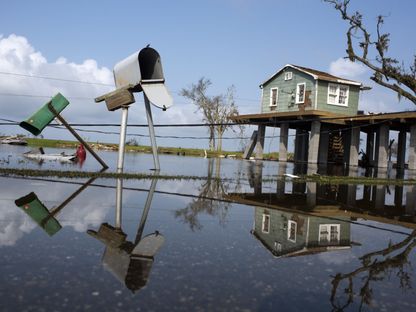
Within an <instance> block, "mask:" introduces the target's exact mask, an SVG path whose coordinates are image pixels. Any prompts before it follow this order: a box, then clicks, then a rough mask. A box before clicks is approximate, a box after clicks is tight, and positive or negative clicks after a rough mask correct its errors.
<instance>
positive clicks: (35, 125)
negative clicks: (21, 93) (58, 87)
mask: <svg viewBox="0 0 416 312" xmlns="http://www.w3.org/2000/svg"><path fill="white" fill-rule="evenodd" d="M49 104H51V105H52V107H53V108H54V109H55V111H57V112H58V113H60V112H61V111H62V110H63V109H64V108H65V107H67V106H68V104H69V101H68V100H67V99H66V98H65V97H64V96H63V95H62V94H60V93H58V94H56V95H55V96H54V97H53V98H52V99H51V100H50V101H49V102H47V103H46V104H45V105H43V106H42V107H41V108H40V109H39V110H38V111H37V112H36V113H34V114H33V115H32V116H30V117H29V118H28V119H27V120H25V121H22V122H21V123H20V126H21V127H22V128H24V129H26V130H27V131H29V132H30V133H32V134H33V135H39V134H40V133H41V132H42V130H43V129H44V128H45V127H46V126H47V125H49V123H50V122H51V121H52V120H53V119H54V118H55V117H56V116H55V114H54V113H53V112H52V111H51V110H50V109H49V107H48V106H49Z"/></svg>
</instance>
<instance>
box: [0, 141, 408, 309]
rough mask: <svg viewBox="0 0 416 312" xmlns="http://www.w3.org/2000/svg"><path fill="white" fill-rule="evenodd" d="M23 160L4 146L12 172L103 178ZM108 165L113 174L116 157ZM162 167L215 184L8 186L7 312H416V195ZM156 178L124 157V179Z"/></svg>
mask: <svg viewBox="0 0 416 312" xmlns="http://www.w3.org/2000/svg"><path fill="white" fill-rule="evenodd" d="M25 150H27V148H26V147H13V146H4V145H3V146H1V149H0V166H1V167H2V168H9V167H11V168H41V169H51V168H52V169H56V170H87V171H99V170H100V165H99V164H98V163H97V162H95V160H94V159H93V158H92V157H91V156H90V155H88V157H87V160H86V162H85V163H84V164H83V165H82V166H81V165H80V164H60V163H57V162H45V163H43V164H39V163H36V162H32V161H28V160H25V159H24V158H23V157H21V153H22V152H23V151H25ZM46 151H47V152H51V151H52V149H49V150H48V149H46ZM100 156H101V157H103V159H104V160H105V161H106V162H107V163H108V164H109V165H110V169H109V170H110V171H111V170H113V171H114V166H115V164H116V159H117V154H116V153H115V152H100ZM160 163H161V167H162V171H161V174H169V175H170V174H178V175H194V176H201V177H205V179H201V180H174V181H173V180H172V181H170V180H159V181H158V180H156V179H147V180H124V181H118V182H119V183H117V180H113V179H96V180H91V179H90V180H88V179H57V178H53V177H51V178H31V177H24V178H22V177H17V176H16V177H13V176H4V175H3V176H0V185H1V188H0V203H1V204H0V211H1V214H0V263H1V266H0V303H1V304H0V310H1V311H78V310H82V311H84V310H93V311H96V310H105V311H117V310H119V311H277V310H279V311H340V310H344V311H360V310H361V311H415V310H416V296H415V290H414V288H413V285H414V284H415V282H416V275H415V267H414V265H413V264H414V263H415V262H416V261H415V260H416V253H415V246H416V231H415V229H416V217H415V212H416V200H415V194H416V189H415V186H404V187H397V186H381V185H378V186H364V185H337V186H335V185H333V186H328V185H319V184H316V183H310V182H308V183H297V182H296V180H290V181H286V182H282V181H276V180H271V179H270V178H272V177H276V175H277V174H279V175H281V174H283V173H290V174H293V173H294V174H296V173H297V170H298V169H297V168H295V167H294V166H293V164H287V165H286V164H279V163H278V162H251V161H241V160H232V159H204V158H192V157H180V156H166V155H161V157H160ZM152 166H153V160H152V156H151V155H144V154H127V155H126V158H125V171H126V172H145V173H151V172H152V171H150V170H149V169H151V168H152ZM359 174H361V173H359ZM217 177H220V178H222V179H214V178H217ZM120 182H123V183H122V189H121V188H120V187H119V189H118V190H119V194H122V197H121V200H120V201H119V203H120V204H119V205H118V204H117V202H116V193H117V185H119V186H120V185H121V183H120Z"/></svg>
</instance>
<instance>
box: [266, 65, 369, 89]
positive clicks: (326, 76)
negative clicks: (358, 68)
mask: <svg viewBox="0 0 416 312" xmlns="http://www.w3.org/2000/svg"><path fill="white" fill-rule="evenodd" d="M286 67H291V68H294V69H297V70H299V71H301V72H304V73H306V74H308V75H311V76H312V77H313V78H314V79H319V80H325V81H332V82H337V83H344V84H350V85H356V86H361V85H362V84H361V82H358V81H354V80H349V79H345V78H341V77H337V76H334V75H331V74H328V73H325V72H323V71H320V70H316V69H312V68H307V67H303V66H298V65H293V64H286V65H285V66H284V67H283V68H282V69H280V70H279V71H277V72H276V73H275V74H274V75H273V76H271V77H270V78H269V79H267V80H266V81H264V82H263V83H262V84H261V85H260V86H263V85H264V84H266V83H268V82H269V81H270V80H272V79H273V78H274V77H276V76H277V75H278V74H280V72H282V71H283V70H284V69H285V68H286Z"/></svg>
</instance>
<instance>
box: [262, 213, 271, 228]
mask: <svg viewBox="0 0 416 312" xmlns="http://www.w3.org/2000/svg"><path fill="white" fill-rule="evenodd" d="M261 231H262V232H263V233H269V232H270V215H269V214H265V213H263V222H262V226H261Z"/></svg>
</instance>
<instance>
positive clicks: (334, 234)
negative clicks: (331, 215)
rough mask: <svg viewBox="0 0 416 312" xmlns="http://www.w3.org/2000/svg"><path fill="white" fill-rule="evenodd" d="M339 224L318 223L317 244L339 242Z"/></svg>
mask: <svg viewBox="0 0 416 312" xmlns="http://www.w3.org/2000/svg"><path fill="white" fill-rule="evenodd" d="M339 228H340V225H339V224H320V225H319V244H320V245H338V244H339Z"/></svg>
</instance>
